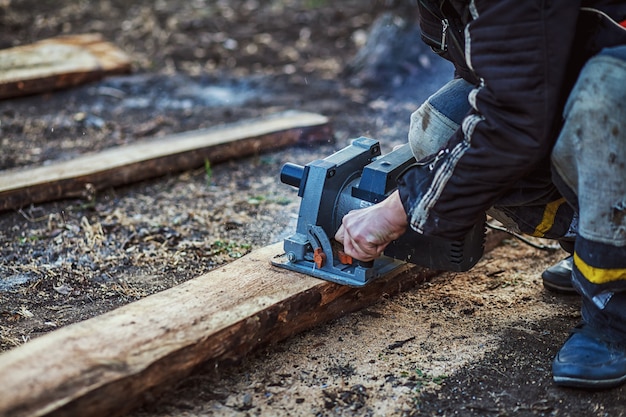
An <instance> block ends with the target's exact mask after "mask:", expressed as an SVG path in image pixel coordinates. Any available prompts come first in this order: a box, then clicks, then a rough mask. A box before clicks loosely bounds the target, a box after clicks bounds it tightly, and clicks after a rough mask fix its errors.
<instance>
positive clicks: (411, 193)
mask: <svg viewBox="0 0 626 417" xmlns="http://www.w3.org/2000/svg"><path fill="white" fill-rule="evenodd" d="M588 7H596V8H597V9H599V10H600V11H602V12H604V13H606V14H608V15H610V16H611V17H612V18H613V19H615V20H617V21H622V20H624V19H626V1H606V0H605V1H583V2H581V1H578V0H550V1H546V0H543V1H542V0H523V1H521V0H472V1H454V0H444V1H430V0H420V26H421V29H422V38H423V40H424V41H425V42H426V43H427V44H429V45H430V46H431V47H432V48H433V50H435V51H436V52H437V53H439V54H440V55H442V56H443V57H444V58H446V59H448V60H450V61H452V63H453V64H454V66H455V68H456V73H457V76H461V77H463V78H464V79H466V80H468V81H470V82H471V83H473V84H474V85H476V89H475V90H473V92H472V93H471V94H470V96H469V101H470V104H471V107H472V109H471V110H470V112H469V113H468V114H467V116H466V117H465V118H464V120H463V123H462V126H461V128H459V129H458V131H457V132H456V133H455V134H454V135H453V136H452V137H451V138H450V140H449V142H448V144H447V145H446V146H445V148H444V149H443V150H442V151H441V152H440V153H439V154H438V155H436V156H435V155H433V156H432V157H431V158H428V160H426V161H422V162H423V163H422V164H418V165H419V166H417V167H413V168H411V169H409V170H408V171H407V172H406V173H405V174H404V175H403V177H402V178H401V179H400V183H399V190H400V196H401V199H402V202H403V204H404V207H405V210H406V211H407V213H408V219H409V223H410V225H411V227H412V228H413V229H414V230H416V231H418V232H420V233H423V234H426V235H435V236H440V237H444V238H449V239H460V238H462V237H463V236H464V235H465V234H466V233H467V231H468V230H469V229H470V228H471V227H472V225H474V224H475V223H476V222H477V221H479V219H480V218H482V216H483V215H484V214H483V213H484V212H485V211H486V210H487V209H488V208H489V207H491V206H492V205H493V204H494V203H495V202H496V201H497V200H498V198H499V197H500V196H502V195H503V194H504V193H506V192H507V191H508V190H510V189H511V188H512V187H513V185H514V184H515V183H516V182H518V181H520V180H521V179H524V178H526V177H536V178H543V179H544V181H548V182H549V181H550V158H549V157H550V152H551V149H552V147H553V145H554V142H555V140H556V137H557V135H558V131H559V129H560V127H561V123H562V120H561V114H562V110H563V106H564V104H565V101H566V99H567V96H568V95H569V92H570V90H571V88H572V86H573V84H574V82H575V80H576V77H577V76H578V73H579V71H580V69H581V68H582V65H583V64H584V62H585V61H586V60H587V59H588V58H589V57H591V56H592V55H594V54H596V53H597V52H599V51H600V49H601V48H602V47H605V46H615V45H620V44H626V29H623V28H620V27H619V26H618V25H617V24H616V23H615V22H613V21H611V20H610V19H609V18H608V16H607V15H606V14H603V13H600V12H599V11H592V10H588V9H587V8H588Z"/></svg>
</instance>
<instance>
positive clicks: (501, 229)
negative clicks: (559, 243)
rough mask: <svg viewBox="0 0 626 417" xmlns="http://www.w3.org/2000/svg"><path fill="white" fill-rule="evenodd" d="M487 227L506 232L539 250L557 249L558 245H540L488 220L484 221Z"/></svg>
mask: <svg viewBox="0 0 626 417" xmlns="http://www.w3.org/2000/svg"><path fill="white" fill-rule="evenodd" d="M486 225H487V227H488V228H489V229H493V230H497V231H499V232H505V233H508V234H509V235H511V236H513V237H514V238H516V239H518V240H520V241H522V242H523V243H525V244H527V245H529V246H532V247H533V248H535V249H540V250H547V251H555V250H557V249H558V247H556V246H550V245H542V244H540V243H535V242H533V241H531V240H529V239H527V238H525V237H524V236H521V235H519V234H517V233H515V232H511V231H510V230H507V229H506V228H504V227H502V226H497V225H495V224H491V223H489V222H487V223H486Z"/></svg>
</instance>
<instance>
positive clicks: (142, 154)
mask: <svg viewBox="0 0 626 417" xmlns="http://www.w3.org/2000/svg"><path fill="white" fill-rule="evenodd" d="M331 139H332V129H331V127H330V124H329V121H328V118H326V117H324V116H321V115H319V114H315V113H306V112H298V111H291V112H284V113H279V114H275V115H272V116H268V117H265V118H260V119H254V120H248V121H245V122H240V123H234V124H229V125H225V126H222V127H215V128H209V129H203V130H197V131H192V132H186V133H181V134H175V135H169V136H166V137H163V138H158V139H151V140H145V141H140V142H135V143H133V144H130V145H126V146H120V147H116V148H111V149H107V150H104V151H102V152H99V153H95V154H89V155H84V156H81V157H78V158H75V159H73V160H70V161H65V162H59V163H56V164H51V165H47V166H41V167H36V168H27V169H16V170H7V171H4V172H0V212H1V211H4V210H10V209H18V208H21V207H24V206H27V205H29V204H33V203H41V202H45V201H52V200H58V199H63V198H74V197H84V196H85V195H89V193H93V191H97V190H102V189H106V188H110V187H115V186H120V185H124V184H129V183H132V182H137V181H141V180H145V179H148V178H154V177H158V176H162V175H165V174H170V173H175V172H180V171H184V170H189V169H194V168H198V167H202V166H203V165H204V163H205V161H206V160H208V161H210V163H211V164H217V163H219V162H223V161H226V160H229V159H236V158H242V157H245V156H250V155H254V154H258V153H260V152H262V151H268V150H274V149H278V148H281V147H286V146H290V145H296V144H310V143H313V142H320V141H330V140H331Z"/></svg>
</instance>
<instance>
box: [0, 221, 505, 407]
mask: <svg viewBox="0 0 626 417" xmlns="http://www.w3.org/2000/svg"><path fill="white" fill-rule="evenodd" d="M502 237H503V234H502V233H500V232H498V233H495V234H491V235H490V236H489V238H488V240H487V244H486V250H491V249H492V248H493V247H495V246H496V245H497V243H499V242H500V241H501V239H502ZM281 246H282V244H280V243H278V244H274V245H271V246H267V247H265V248H262V249H259V250H256V251H254V252H252V253H250V254H249V255H247V256H245V257H243V258H241V259H239V260H236V261H234V262H232V263H231V264H228V265H226V266H223V267H221V268H219V269H216V270H213V271H211V272H209V273H207V274H205V275H202V276H200V277H197V278H194V279H192V280H190V281H187V282H186V283H183V284H181V285H179V286H176V287H174V288H171V289H169V290H166V291H163V292H161V293H158V294H155V295H152V296H149V297H147V298H144V299H142V300H139V301H136V302H134V303H132V304H128V305H126V306H124V307H121V308H118V309H116V310H113V311H111V312H109V313H107V314H104V315H102V316H98V317H95V318H92V319H89V320H86V321H84V322H81V323H77V324H73V325H70V326H67V327H64V328H61V329H59V330H56V331H54V332H52V333H49V334H47V335H44V336H42V337H40V338H37V339H34V340H32V341H30V342H28V343H26V344H24V345H22V346H20V347H18V348H15V349H13V350H10V351H8V352H6V353H4V354H2V355H0V369H1V370H2V372H0V387H2V395H1V396H0V416H1V417H9V416H11V417H22V416H91V417H98V416H107V417H110V416H121V415H123V414H125V413H127V412H128V411H130V410H131V409H133V408H135V407H136V406H138V405H140V404H141V403H142V402H143V401H144V400H145V398H146V397H149V396H151V395H153V394H155V393H156V392H158V391H161V390H163V389H164V387H167V386H168V385H169V386H171V385H170V384H171V383H172V382H174V381H176V380H178V379H181V378H182V377H184V376H186V375H187V374H189V373H190V372H191V371H192V370H193V369H194V367H196V366H197V365H198V364H200V363H207V362H208V363H212V362H215V363H218V362H221V361H225V360H233V359H239V358H242V357H243V356H244V355H246V354H247V353H249V352H251V351H252V350H254V349H256V348H258V347H259V346H262V345H266V344H268V343H273V342H277V341H280V340H283V339H285V338H287V337H288V336H291V335H294V334H296V333H297V332H300V331H303V330H305V329H309V328H311V327H313V326H316V325H319V324H321V323H323V322H325V321H328V320H331V319H334V318H337V317H340V316H342V315H344V314H347V313H349V312H352V311H356V310H358V309H361V308H364V307H366V306H368V305H371V304H373V303H375V302H377V301H379V300H380V299H381V297H382V296H383V295H393V294H396V293H399V292H400V291H403V290H407V289H409V288H412V287H414V286H415V285H417V284H418V283H420V282H422V281H424V280H425V279H428V278H429V277H432V276H434V275H435V274H436V272H434V271H429V270H426V269H422V268H418V267H413V268H411V267H408V266H406V267H403V268H402V269H401V270H398V271H396V272H394V273H393V274H392V275H389V276H387V277H385V278H382V279H378V280H376V281H374V282H372V283H370V284H368V285H366V286H365V287H362V288H350V287H346V286H340V285H338V284H333V283H329V282H325V281H320V280H318V279H315V278H311V277H308V276H305V275H302V274H299V273H296V272H292V271H287V270H283V269H278V268H276V267H273V266H271V265H270V264H269V260H270V259H271V258H272V257H273V256H277V255H279V254H280V253H282V251H281Z"/></svg>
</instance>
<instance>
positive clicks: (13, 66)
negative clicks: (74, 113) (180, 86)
mask: <svg viewBox="0 0 626 417" xmlns="http://www.w3.org/2000/svg"><path fill="white" fill-rule="evenodd" d="M130 69H131V63H130V59H129V58H128V56H127V55H126V54H125V53H124V52H122V51H121V50H119V49H118V48H117V47H115V46H114V45H112V44H111V43H109V42H105V41H104V40H103V39H102V36H100V35H99V34H87V35H71V36H61V37H58V38H52V39H46V40H42V41H39V42H36V43H33V44H30V45H23V46H16V47H14V48H9V49H4V50H1V51H0V99H4V98H8V97H16V96H22V95H27V94H34V93H42V92H46V91H51V90H57V89H60V88H66V87H71V86H74V85H78V84H82V83H85V82H88V81H93V80H97V79H100V78H102V77H104V76H105V75H107V74H117V73H126V72H129V71H130Z"/></svg>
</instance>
